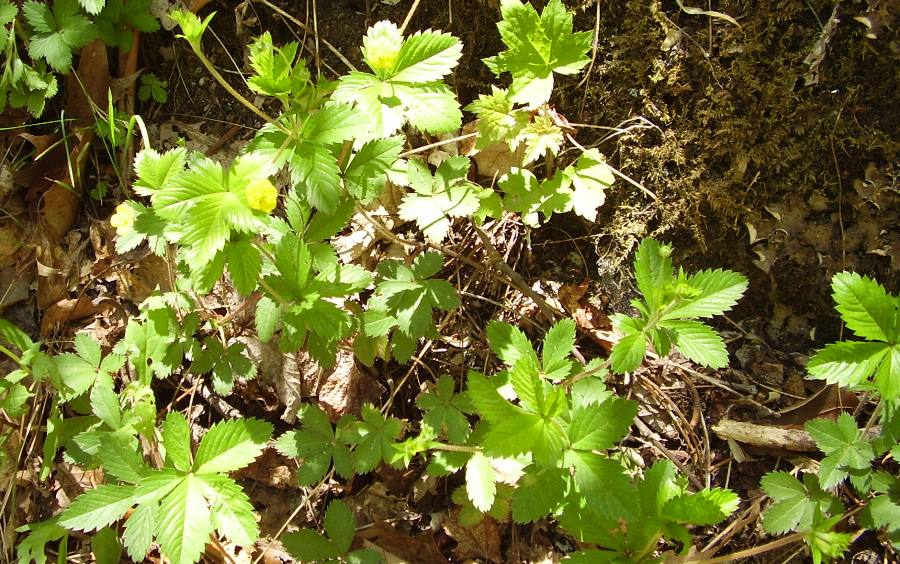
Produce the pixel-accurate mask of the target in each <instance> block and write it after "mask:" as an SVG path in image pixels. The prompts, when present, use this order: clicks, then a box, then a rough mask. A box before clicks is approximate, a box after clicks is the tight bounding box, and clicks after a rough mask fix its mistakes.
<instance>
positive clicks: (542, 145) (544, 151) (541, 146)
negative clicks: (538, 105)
mask: <svg viewBox="0 0 900 564" xmlns="http://www.w3.org/2000/svg"><path fill="white" fill-rule="evenodd" d="M522 140H523V142H524V143H525V152H524V154H523V156H522V162H523V163H524V164H526V165H527V164H529V163H533V162H534V161H536V160H538V159H539V158H541V157H544V156H547V155H548V154H549V155H557V154H559V151H560V149H561V148H562V144H563V131H562V128H560V127H559V126H558V125H556V124H555V123H554V122H553V119H551V118H550V116H546V115H537V116H535V118H534V119H533V120H532V121H531V122H530V123H529V124H528V125H526V126H525V129H524V130H523V131H522Z"/></svg>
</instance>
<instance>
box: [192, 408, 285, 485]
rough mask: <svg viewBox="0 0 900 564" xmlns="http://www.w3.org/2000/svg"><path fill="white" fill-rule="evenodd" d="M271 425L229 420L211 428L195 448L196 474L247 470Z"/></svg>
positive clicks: (263, 444)
mask: <svg viewBox="0 0 900 564" xmlns="http://www.w3.org/2000/svg"><path fill="white" fill-rule="evenodd" d="M271 435H272V425H270V424H269V423H267V422H265V421H260V420H258V419H230V420H228V421H220V422H219V423H216V424H215V425H213V426H212V427H211V428H210V429H209V431H208V432H207V433H206V435H204V436H203V439H202V440H201V441H200V446H199V447H197V456H196V457H195V459H194V471H195V472H196V473H198V474H213V473H225V472H233V471H234V470H238V469H240V468H243V467H244V466H247V465H248V464H250V463H251V462H253V460H255V459H256V457H257V456H259V455H260V453H261V452H262V451H263V449H264V448H265V446H266V442H267V441H268V440H269V437H271Z"/></svg>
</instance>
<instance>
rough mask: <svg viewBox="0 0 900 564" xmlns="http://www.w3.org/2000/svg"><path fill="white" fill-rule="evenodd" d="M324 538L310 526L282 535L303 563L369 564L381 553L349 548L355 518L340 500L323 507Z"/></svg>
mask: <svg viewBox="0 0 900 564" xmlns="http://www.w3.org/2000/svg"><path fill="white" fill-rule="evenodd" d="M325 532H326V533H328V537H327V538H326V537H325V536H324V535H321V534H319V533H318V532H316V531H314V530H313V529H300V530H299V531H296V532H293V533H286V534H285V535H284V536H283V537H282V542H283V543H284V547H285V548H286V549H287V551H288V552H290V553H291V556H294V557H295V558H297V559H299V560H300V561H302V562H351V563H353V564H369V563H377V562H382V561H383V559H382V557H381V555H380V554H378V553H377V552H375V551H374V550H371V549H367V548H365V549H361V550H354V551H352V552H351V551H350V545H351V544H352V543H353V536H354V534H355V533H356V518H354V517H353V513H352V512H351V511H350V510H349V509H347V506H346V505H344V503H343V502H341V501H339V500H335V501H332V502H331V503H330V504H329V505H328V509H326V510H325Z"/></svg>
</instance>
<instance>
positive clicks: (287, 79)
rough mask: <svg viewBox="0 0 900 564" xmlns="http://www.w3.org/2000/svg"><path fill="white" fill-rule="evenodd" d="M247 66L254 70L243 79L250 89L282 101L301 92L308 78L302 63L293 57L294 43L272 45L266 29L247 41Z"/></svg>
mask: <svg viewBox="0 0 900 564" xmlns="http://www.w3.org/2000/svg"><path fill="white" fill-rule="evenodd" d="M250 66H251V67H252V68H253V71H254V73H255V75H254V76H251V77H250V79H249V80H248V81H247V85H248V86H249V87H250V89H251V90H253V91H254V92H258V93H260V94H266V95H268V96H275V97H278V98H279V99H281V100H282V101H287V100H288V99H290V97H292V96H293V95H296V94H298V93H299V92H301V91H302V90H303V89H304V88H306V86H307V84H308V82H309V79H310V75H309V71H308V70H307V68H306V62H305V61H304V60H303V59H300V58H297V43H288V44H286V45H284V46H282V47H276V46H274V45H273V44H272V35H271V34H270V33H269V32H268V31H266V32H264V33H263V34H262V35H260V36H259V37H257V38H256V39H254V40H253V42H252V43H251V44H250Z"/></svg>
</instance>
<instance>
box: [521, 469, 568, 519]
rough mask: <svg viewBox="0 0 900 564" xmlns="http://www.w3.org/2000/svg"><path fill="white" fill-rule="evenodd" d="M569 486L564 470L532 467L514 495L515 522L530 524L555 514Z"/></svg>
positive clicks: (566, 473)
mask: <svg viewBox="0 0 900 564" xmlns="http://www.w3.org/2000/svg"><path fill="white" fill-rule="evenodd" d="M567 485H568V472H566V471H565V470H564V469H558V468H547V469H538V468H536V467H530V469H529V471H527V472H526V473H525V475H524V476H523V477H522V478H520V480H519V483H518V484H517V487H516V490H515V492H514V493H513V500H512V517H513V520H514V521H515V522H516V523H530V522H532V521H537V520H538V519H541V518H543V517H546V516H547V515H548V514H551V513H553V512H554V511H555V510H556V508H557V507H559V506H560V505H561V504H562V503H563V500H564V499H565V494H566V486H567Z"/></svg>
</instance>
